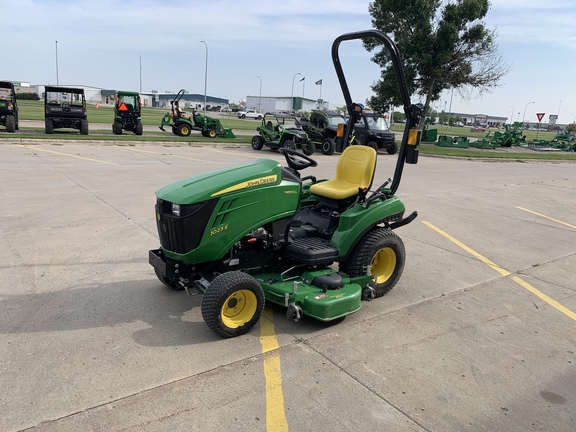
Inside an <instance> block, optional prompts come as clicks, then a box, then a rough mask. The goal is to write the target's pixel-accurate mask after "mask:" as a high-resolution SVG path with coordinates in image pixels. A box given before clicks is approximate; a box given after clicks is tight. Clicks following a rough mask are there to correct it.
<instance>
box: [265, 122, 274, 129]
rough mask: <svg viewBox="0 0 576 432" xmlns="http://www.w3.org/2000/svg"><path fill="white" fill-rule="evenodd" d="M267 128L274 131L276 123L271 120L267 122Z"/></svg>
mask: <svg viewBox="0 0 576 432" xmlns="http://www.w3.org/2000/svg"><path fill="white" fill-rule="evenodd" d="M266 129H268V130H271V131H274V125H273V124H272V122H271V121H268V122H267V123H266Z"/></svg>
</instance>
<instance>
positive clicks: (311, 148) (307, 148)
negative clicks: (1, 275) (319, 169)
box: [302, 141, 316, 156]
mask: <svg viewBox="0 0 576 432" xmlns="http://www.w3.org/2000/svg"><path fill="white" fill-rule="evenodd" d="M315 151H316V146H315V145H314V143H313V142H312V141H308V142H306V144H303V145H302V153H304V154H305V155H306V156H312V155H313V154H314V152H315Z"/></svg>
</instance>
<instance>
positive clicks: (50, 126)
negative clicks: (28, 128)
mask: <svg viewBox="0 0 576 432" xmlns="http://www.w3.org/2000/svg"><path fill="white" fill-rule="evenodd" d="M44 126H45V128H46V133H47V134H53V133H54V120H52V119H51V118H47V119H46V120H44Z"/></svg>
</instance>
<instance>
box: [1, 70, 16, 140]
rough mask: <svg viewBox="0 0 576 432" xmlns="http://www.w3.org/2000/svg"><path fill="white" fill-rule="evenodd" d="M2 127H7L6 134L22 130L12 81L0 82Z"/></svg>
mask: <svg viewBox="0 0 576 432" xmlns="http://www.w3.org/2000/svg"><path fill="white" fill-rule="evenodd" d="M0 125H2V126H6V132H15V131H17V130H19V129H20V126H19V124H18V103H17V102H16V91H15V90H14V84H12V83H11V82H10V81H0Z"/></svg>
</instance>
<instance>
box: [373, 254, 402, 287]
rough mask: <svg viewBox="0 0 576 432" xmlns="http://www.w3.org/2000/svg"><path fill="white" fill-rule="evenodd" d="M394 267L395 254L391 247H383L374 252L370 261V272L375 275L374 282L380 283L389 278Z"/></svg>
mask: <svg viewBox="0 0 576 432" xmlns="http://www.w3.org/2000/svg"><path fill="white" fill-rule="evenodd" d="M395 268H396V254H395V253H394V251H393V250H392V249H391V248H389V247H385V248H382V249H380V250H379V251H378V252H376V254H374V258H372V262H371V263H370V274H371V275H376V283H377V284H381V283H384V282H386V281H387V280H388V279H390V277H391V276H392V273H394V269H395Z"/></svg>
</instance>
